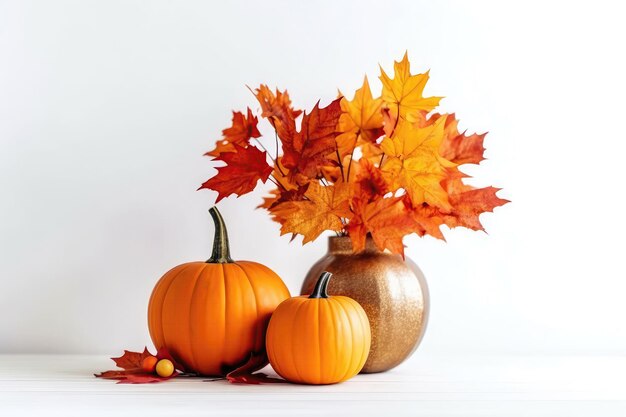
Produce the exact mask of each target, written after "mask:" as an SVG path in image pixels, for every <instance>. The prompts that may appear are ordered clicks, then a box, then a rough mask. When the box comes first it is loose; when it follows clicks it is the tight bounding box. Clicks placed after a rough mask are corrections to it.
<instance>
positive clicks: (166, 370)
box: [156, 359, 174, 378]
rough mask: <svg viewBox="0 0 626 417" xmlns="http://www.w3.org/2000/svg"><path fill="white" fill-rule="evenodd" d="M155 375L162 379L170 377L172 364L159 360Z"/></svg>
mask: <svg viewBox="0 0 626 417" xmlns="http://www.w3.org/2000/svg"><path fill="white" fill-rule="evenodd" d="M156 373H157V375H159V376H160V377H163V378H167V377H169V376H172V374H173V373H174V364H173V363H172V361H171V360H169V359H161V360H160V361H159V362H157V364H156Z"/></svg>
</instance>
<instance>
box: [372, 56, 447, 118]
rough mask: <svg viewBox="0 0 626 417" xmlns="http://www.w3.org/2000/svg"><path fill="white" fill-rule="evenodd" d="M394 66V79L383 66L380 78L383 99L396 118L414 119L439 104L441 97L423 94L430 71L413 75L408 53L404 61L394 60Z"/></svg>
mask: <svg viewBox="0 0 626 417" xmlns="http://www.w3.org/2000/svg"><path fill="white" fill-rule="evenodd" d="M393 67H394V78H393V79H391V78H389V76H388V75H387V73H386V72H385V70H384V69H383V67H380V73H381V74H380V77H379V78H380V81H382V83H383V94H382V99H383V101H384V102H385V104H386V105H387V106H388V108H389V110H390V111H391V113H392V116H393V117H394V118H395V119H397V118H398V117H401V118H408V119H409V120H411V121H414V120H415V118H416V117H418V113H419V112H420V111H426V112H429V111H431V110H432V109H434V108H435V107H437V106H438V105H439V101H440V100H441V97H423V96H422V94H423V92H424V87H425V86H426V83H427V82H428V78H429V75H428V72H425V73H424V74H417V75H411V67H410V63H409V58H408V54H407V53H405V54H404V57H403V58H402V61H400V62H397V61H396V62H394V64H393Z"/></svg>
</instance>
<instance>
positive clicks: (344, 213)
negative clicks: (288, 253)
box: [270, 181, 352, 244]
mask: <svg viewBox="0 0 626 417" xmlns="http://www.w3.org/2000/svg"><path fill="white" fill-rule="evenodd" d="M350 194H351V189H350V186H349V184H347V183H342V182H340V183H336V184H334V185H328V186H323V185H321V184H320V183H319V182H317V181H314V182H311V183H310V184H309V187H308V189H307V190H306V192H305V193H304V196H305V197H306V198H307V200H302V201H286V202H284V203H280V204H277V205H275V206H273V207H271V208H270V212H271V213H272V216H273V218H274V220H276V221H278V222H279V223H281V224H282V227H281V229H280V234H281V235H284V234H287V233H293V234H300V235H302V236H303V237H304V239H303V241H302V243H303V244H304V243H307V242H310V241H312V240H315V239H316V238H317V237H318V236H319V235H320V234H321V233H322V232H323V231H324V230H334V231H337V232H338V231H341V230H342V229H343V228H344V224H343V222H342V219H343V218H349V217H351V215H352V213H351V212H350V205H349V201H350Z"/></svg>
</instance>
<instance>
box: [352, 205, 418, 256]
mask: <svg viewBox="0 0 626 417" xmlns="http://www.w3.org/2000/svg"><path fill="white" fill-rule="evenodd" d="M352 210H353V212H354V215H353V217H352V219H350V223H349V224H348V225H347V226H346V230H347V231H348V234H349V236H350V239H351V240H352V248H353V250H354V251H355V252H360V251H362V250H363V249H365V239H366V237H367V235H368V233H369V234H371V236H372V239H373V240H374V243H375V244H376V246H377V247H378V248H379V249H380V250H385V249H389V250H390V251H391V252H393V253H398V254H400V255H402V257H404V245H403V243H402V239H403V237H404V236H406V235H408V234H411V233H413V232H414V229H415V220H414V219H413V217H412V216H411V215H410V212H409V210H408V209H407V208H406V206H405V204H404V202H403V198H402V197H389V198H381V199H378V200H375V201H374V202H371V203H368V202H365V201H363V200H361V199H356V198H355V199H353V200H352Z"/></svg>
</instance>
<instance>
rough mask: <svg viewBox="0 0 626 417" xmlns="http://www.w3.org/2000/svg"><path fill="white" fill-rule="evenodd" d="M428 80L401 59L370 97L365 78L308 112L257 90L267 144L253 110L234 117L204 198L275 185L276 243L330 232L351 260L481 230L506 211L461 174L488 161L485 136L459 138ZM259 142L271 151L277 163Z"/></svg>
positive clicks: (270, 203) (271, 207)
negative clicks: (486, 220)
mask: <svg viewBox="0 0 626 417" xmlns="http://www.w3.org/2000/svg"><path fill="white" fill-rule="evenodd" d="M428 78H429V74H428V72H426V73H423V74H411V72H410V64H409V61H408V58H407V55H406V54H405V56H404V58H403V59H402V61H400V62H395V63H394V75H393V78H391V77H390V76H389V75H388V74H387V73H386V72H385V71H384V70H383V69H382V68H381V74H380V80H381V82H382V92H381V93H380V94H376V97H375V95H374V94H373V93H372V91H371V89H370V85H369V83H368V80H367V78H365V80H364V82H363V85H362V87H361V88H360V89H358V90H357V91H356V92H355V94H354V96H353V98H352V100H349V99H348V98H346V97H344V96H343V95H341V93H340V97H339V98H337V99H335V100H334V101H332V102H331V103H330V104H329V105H328V106H326V107H320V105H319V102H318V103H317V104H316V105H315V106H314V107H313V109H312V110H311V111H309V112H303V111H301V110H298V109H295V108H294V107H293V105H292V103H291V99H290V97H289V95H288V93H287V91H280V90H278V89H276V90H275V91H272V90H271V89H270V88H268V87H267V86H265V85H261V86H260V87H259V88H257V89H255V90H253V93H254V96H255V97H256V99H257V100H258V103H259V106H260V116H261V117H262V118H264V119H266V120H267V122H269V124H270V125H271V127H272V128H273V130H274V135H272V136H273V137H270V138H267V139H266V138H262V137H261V133H260V132H259V130H258V127H257V125H258V123H259V119H258V116H257V115H255V113H253V111H252V110H251V109H250V108H248V109H247V111H246V113H245V114H244V113H242V112H233V119H232V126H230V127H228V128H227V129H224V130H223V131H222V133H223V138H222V139H221V140H220V141H218V142H217V146H216V147H215V149H213V150H212V151H210V152H208V153H207V155H208V156H211V157H213V159H214V160H215V161H218V162H221V163H222V164H223V166H220V167H218V168H217V174H216V175H215V176H213V177H212V178H210V179H209V180H208V181H206V182H205V183H204V184H202V186H201V187H200V188H207V189H211V190H215V191H217V192H218V197H217V201H219V200H221V199H222V198H224V197H227V196H229V195H231V194H236V195H237V196H241V195H243V194H246V193H249V192H250V191H252V190H253V189H254V188H255V187H256V185H257V184H258V182H259V181H261V182H267V181H271V182H272V183H273V184H274V186H275V188H273V189H272V190H271V195H270V196H268V197H266V198H265V199H264V201H263V203H262V204H261V206H260V207H262V208H264V209H266V210H268V211H269V212H270V214H271V216H272V218H273V219H274V220H275V221H277V222H279V223H280V224H281V225H282V226H281V234H287V233H291V234H293V236H296V235H302V236H303V243H306V242H309V241H312V240H314V239H316V238H317V237H318V236H319V235H320V234H321V233H322V232H323V231H325V230H330V231H333V232H336V233H337V234H339V235H344V236H345V235H347V236H349V237H350V239H351V242H352V247H353V250H354V251H355V252H359V251H361V250H363V249H364V248H365V243H366V238H367V237H368V236H371V237H372V239H373V241H374V243H375V244H376V246H377V247H378V248H379V249H380V250H384V249H388V250H389V251H391V252H393V253H398V254H402V255H403V249H404V246H403V243H402V239H403V237H404V236H406V235H409V234H411V233H416V234H418V235H419V236H424V235H426V234H428V235H431V236H434V237H436V238H439V239H443V234H442V232H441V226H442V225H446V226H448V227H449V228H454V227H458V226H462V227H466V228H469V229H472V230H483V227H482V225H481V223H480V220H479V215H480V214H481V213H484V212H491V211H493V209H494V208H495V207H498V206H501V205H503V204H505V203H507V202H508V201H507V200H504V199H502V198H499V197H498V196H497V195H496V193H497V191H498V190H499V189H498V188H494V187H485V188H475V187H472V186H470V185H468V184H466V183H465V182H464V180H465V179H466V178H468V175H467V174H465V173H463V172H462V171H461V170H460V169H459V167H460V166H461V165H464V164H479V163H480V162H481V161H482V160H483V159H484V158H483V153H484V150H485V149H484V147H483V140H484V138H485V134H472V135H468V134H466V133H465V132H463V133H461V132H459V130H458V127H457V126H458V121H457V119H456V118H455V115H454V114H440V113H437V112H435V109H436V107H437V106H438V105H439V101H440V100H441V97H424V87H425V86H426V82H427V81H428ZM263 140H270V141H275V142H276V143H275V144H276V152H275V153H274V154H270V153H269V152H267V151H266V147H265V146H264V145H263ZM280 150H282V154H281V152H280Z"/></svg>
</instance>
